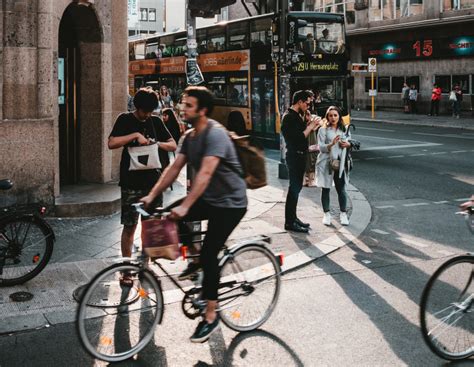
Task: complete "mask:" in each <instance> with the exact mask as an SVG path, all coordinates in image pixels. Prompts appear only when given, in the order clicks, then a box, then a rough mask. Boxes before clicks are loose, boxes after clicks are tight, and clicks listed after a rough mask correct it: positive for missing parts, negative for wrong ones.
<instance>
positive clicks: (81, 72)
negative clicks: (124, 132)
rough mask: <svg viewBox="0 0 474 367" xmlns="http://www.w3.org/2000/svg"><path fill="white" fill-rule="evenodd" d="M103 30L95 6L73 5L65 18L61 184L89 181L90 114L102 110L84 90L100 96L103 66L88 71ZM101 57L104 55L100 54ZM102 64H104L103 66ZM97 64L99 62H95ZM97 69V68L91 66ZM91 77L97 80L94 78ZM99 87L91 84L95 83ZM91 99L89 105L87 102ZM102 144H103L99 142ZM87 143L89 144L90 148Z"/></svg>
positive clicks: (60, 63) (60, 43) (60, 77)
mask: <svg viewBox="0 0 474 367" xmlns="http://www.w3.org/2000/svg"><path fill="white" fill-rule="evenodd" d="M101 38H102V37H101V28H100V25H99V21H98V19H97V16H96V14H95V12H94V9H93V8H92V6H90V4H89V3H87V2H78V3H76V2H75V3H71V4H70V5H69V6H68V7H67V8H66V10H65V11H64V14H63V16H62V18H61V22H60V25H59V37H58V104H59V124H58V125H59V177H60V184H61V185H68V184H76V183H78V182H80V181H83V180H87V175H86V174H85V173H84V166H85V165H86V164H89V163H88V162H85V161H86V160H87V159H86V158H87V149H88V148H87V145H88V144H94V141H93V139H85V136H88V135H90V133H89V132H88V127H87V121H86V120H87V118H86V117H85V115H86V113H85V112H86V111H94V112H95V111H100V109H101V106H100V103H101V102H100V99H99V100H97V99H96V100H95V101H92V102H91V101H90V99H89V98H87V96H84V91H86V90H89V89H90V88H94V90H95V91H96V92H99V93H100V67H99V68H97V69H98V70H95V71H92V72H91V71H90V70H88V67H89V65H88V61H90V60H88V58H89V59H90V58H91V57H94V56H96V57H97V52H93V55H94V56H91V55H90V52H89V51H91V50H94V51H95V50H97V49H99V50H100V45H101V42H102V41H101ZM98 56H99V57H100V53H99V55H98ZM99 64H100V63H99ZM93 65H97V63H93ZM90 67H94V66H90ZM91 74H92V75H93V76H95V77H92V78H91ZM94 83H95V84H96V85H91V84H94ZM86 99H87V102H86ZM97 143H99V144H100V142H97ZM86 144H87V145H86Z"/></svg>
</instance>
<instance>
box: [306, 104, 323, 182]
mask: <svg viewBox="0 0 474 367" xmlns="http://www.w3.org/2000/svg"><path fill="white" fill-rule="evenodd" d="M313 116H314V117H315V116H316V115H311V112H309V110H308V111H306V114H305V122H306V126H308V125H309V123H310V122H311V121H312V119H313ZM319 127H320V126H319V125H318V126H317V128H316V129H315V130H313V131H311V132H310V133H309V135H308V147H315V148H316V146H317V145H316V144H318V138H317V136H318V129H319ZM317 158H318V151H317V150H316V149H314V150H308V154H306V169H305V173H304V181H303V186H307V187H313V186H316V182H315V175H316V159H317Z"/></svg>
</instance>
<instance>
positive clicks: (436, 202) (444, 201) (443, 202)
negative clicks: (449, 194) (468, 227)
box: [433, 200, 449, 204]
mask: <svg viewBox="0 0 474 367" xmlns="http://www.w3.org/2000/svg"><path fill="white" fill-rule="evenodd" d="M447 203H449V201H447V200H443V201H433V204H447Z"/></svg>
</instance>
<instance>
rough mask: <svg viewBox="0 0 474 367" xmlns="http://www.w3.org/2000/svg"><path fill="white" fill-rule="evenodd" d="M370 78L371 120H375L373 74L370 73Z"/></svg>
mask: <svg viewBox="0 0 474 367" xmlns="http://www.w3.org/2000/svg"><path fill="white" fill-rule="evenodd" d="M371 74H372V78H371V87H370V89H372V118H373V119H374V118H375V96H374V94H373V93H374V73H373V72H372V73H371Z"/></svg>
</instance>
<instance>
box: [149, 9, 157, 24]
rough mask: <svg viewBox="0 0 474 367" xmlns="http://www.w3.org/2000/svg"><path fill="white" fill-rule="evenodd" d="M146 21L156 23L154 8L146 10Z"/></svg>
mask: <svg viewBox="0 0 474 367" xmlns="http://www.w3.org/2000/svg"><path fill="white" fill-rule="evenodd" d="M148 21H149V22H156V9H154V8H150V9H148Z"/></svg>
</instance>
